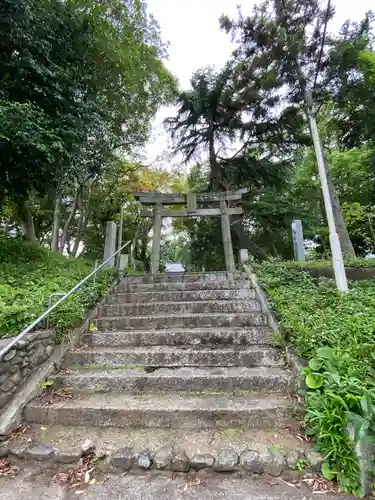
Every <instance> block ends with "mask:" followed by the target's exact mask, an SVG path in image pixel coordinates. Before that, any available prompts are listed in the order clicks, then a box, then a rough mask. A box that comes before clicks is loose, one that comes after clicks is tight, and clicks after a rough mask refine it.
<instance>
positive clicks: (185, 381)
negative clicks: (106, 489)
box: [24, 273, 303, 475]
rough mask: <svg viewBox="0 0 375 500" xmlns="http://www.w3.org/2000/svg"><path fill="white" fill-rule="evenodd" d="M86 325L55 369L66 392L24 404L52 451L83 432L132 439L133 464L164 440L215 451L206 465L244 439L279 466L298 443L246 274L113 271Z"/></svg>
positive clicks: (279, 368)
mask: <svg viewBox="0 0 375 500" xmlns="http://www.w3.org/2000/svg"><path fill="white" fill-rule="evenodd" d="M96 325H97V331H95V332H90V333H86V334H85V335H83V336H82V338H81V345H80V346H79V347H77V348H75V349H72V350H71V351H70V352H68V354H67V356H66V358H65V362H64V366H63V369H62V370H61V371H60V372H59V373H58V374H57V375H56V376H55V379H54V389H67V390H68V391H69V394H70V397H69V398H68V399H65V398H59V397H57V398H56V399H53V398H52V400H49V401H48V403H46V402H45V400H44V399H43V398H37V399H35V400H33V401H31V402H30V403H29V404H28V406H27V407H26V409H25V412H24V418H25V421H26V422H28V423H29V424H34V429H36V430H37V432H38V433H39V439H41V440H42V441H43V442H44V443H52V444H53V445H54V446H57V447H58V448H59V449H60V448H61V447H65V448H66V447H67V446H73V445H74V446H76V444H77V443H76V441H77V439H83V438H90V439H92V440H93V441H94V442H95V445H96V446H97V450H98V448H100V449H101V450H103V449H105V450H108V449H110V453H112V454H113V453H115V452H116V450H118V449H119V448H123V447H124V446H127V447H128V448H126V449H127V450H129V449H130V448H129V447H131V449H132V450H133V451H132V452H128V453H135V454H134V457H133V458H132V460H133V462H134V460H136V458H135V457H136V456H137V455H136V453H140V452H142V449H143V450H144V449H147V450H149V454H150V457H151V458H150V467H151V463H152V457H153V456H154V460H155V463H156V468H163V467H159V466H158V465H157V456H156V455H155V454H157V453H158V450H159V452H160V448H162V449H163V450H164V451H165V449H166V448H165V447H166V446H172V447H175V446H178V447H181V446H182V447H184V450H185V451H186V452H188V454H189V456H192V455H194V456H197V455H198V456H206V455H207V453H210V454H211V455H213V456H214V455H215V454H216V455H217V454H218V455H217V458H216V462H215V463H216V464H218V463H219V462H220V460H221V461H222V459H220V453H222V451H217V450H222V449H223V446H226V447H227V448H226V450H227V452H226V453H227V455H226V456H228V446H229V447H230V448H229V450H232V451H233V450H235V451H234V453H236V454H237V455H238V456H237V455H236V456H237V460H234V462H235V466H237V463H239V462H241V460H240V459H239V458H238V457H239V455H240V454H241V453H242V454H243V453H244V452H246V450H248V448H249V447H251V449H252V450H253V453H256V454H258V455H259V454H261V452H262V450H263V451H264V450H269V449H270V447H271V448H272V447H274V448H275V449H276V450H279V456H278V457H277V460H276V461H278V462H280V461H281V462H282V463H283V464H284V465H285V457H286V453H287V452H288V453H289V451H290V452H295V450H296V449H299V450H300V452H301V453H303V450H302V451H301V446H302V445H301V442H300V441H299V440H297V439H295V438H294V436H293V434H292V433H290V432H289V430H288V429H290V428H291V427H292V426H293V423H294V422H293V418H292V403H291V400H290V397H289V394H288V393H289V391H290V389H291V387H292V376H291V373H290V372H289V371H287V370H286V369H285V368H284V361H283V357H282V353H281V352H280V351H279V350H278V349H275V348H273V347H271V346H270V345H269V344H268V338H269V335H270V328H269V327H268V325H267V317H266V316H265V315H264V314H263V313H262V310H261V307H260V303H259V301H258V300H257V298H256V296H255V291H254V289H253V288H252V287H251V284H250V283H249V281H248V280H247V279H246V278H245V277H244V275H242V274H236V275H229V276H228V275H227V273H206V274H193V273H192V274H189V273H187V274H184V275H183V276H165V275H160V276H156V277H150V276H142V277H129V278H126V279H123V280H122V282H121V283H120V284H118V285H117V287H116V289H115V290H114V292H113V293H112V294H111V295H110V296H109V297H108V299H107V301H106V304H105V305H103V306H101V307H100V310H99V316H98V317H97V318H96ZM41 425H42V426H48V431H46V432H44V433H43V432H41V431H40V430H39V429H40V426H41ZM43 428H44V429H45V427H42V429H43ZM97 440H99V441H100V443H99V441H97ZM67 443H70V444H67ZM72 443H73V444H72ZM98 443H99V444H98ZM213 446H214V447H216V451H215V450H213ZM254 450H255V451H254ZM280 450H281V451H282V453H280ZM171 453H172V452H171ZM275 453H276V452H275V451H274V454H273V457H274V455H275ZM202 454H203V455H202ZM205 454H206V455H205ZM276 454H277V453H276ZM229 455H230V453H229ZM258 455H257V456H258ZM280 455H281V456H282V457H284V458H282V459H281V458H280ZM241 456H242V455H241ZM259 456H260V455H259ZM259 456H258V458H259ZM171 457H172V455H171ZM214 460H215V458H214ZM295 460H297V459H296V458H295ZM232 461H233V460H232ZM267 461H268V462H267ZM243 462H244V461H243V460H242V462H241V464H242V465H243ZM266 462H267V463H269V462H270V459H269V456H268V457H267V459H266ZM170 463H173V460H172V458H171V460H170ZM246 463H247V462H246ZM117 465H118V464H117ZM138 465H139V464H138ZM215 467H216V469H217V470H223V469H220V468H219V466H218V465H216V466H215ZM249 467H250V466H249ZM145 468H147V467H145ZM244 468H245V469H246V467H244ZM281 469H283V467H281ZM281 469H280V470H281ZM125 470H127V469H126V468H125ZM174 470H179V469H178V468H177V469H176V468H175V469H174ZM183 470H185V469H183ZM228 470H232V469H228ZM250 470H251V469H250ZM277 470H279V469H277ZM279 474H280V471H279ZM276 475H277V474H276Z"/></svg>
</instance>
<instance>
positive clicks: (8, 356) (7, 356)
mask: <svg viewBox="0 0 375 500" xmlns="http://www.w3.org/2000/svg"><path fill="white" fill-rule="evenodd" d="M16 354H17V349H11V350H10V351H8V352H7V353H6V354H4V356H3V360H4V361H10V360H11V359H13V358H14V356H15V355H16Z"/></svg>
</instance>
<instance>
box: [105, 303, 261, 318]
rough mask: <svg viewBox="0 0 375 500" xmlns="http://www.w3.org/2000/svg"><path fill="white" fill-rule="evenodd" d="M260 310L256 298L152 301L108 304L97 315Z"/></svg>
mask: <svg viewBox="0 0 375 500" xmlns="http://www.w3.org/2000/svg"><path fill="white" fill-rule="evenodd" d="M251 311H257V312H261V306H260V303H259V301H257V300H246V301H243V300H211V301H200V302H153V303H150V304H109V305H105V306H101V307H99V316H123V315H124V316H138V315H139V316H146V315H149V314H150V315H154V314H159V315H160V314H174V313H194V314H197V313H199V314H202V313H220V312H222V313H238V312H241V313H242V312H251Z"/></svg>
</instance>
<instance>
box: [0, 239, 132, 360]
mask: <svg viewBox="0 0 375 500" xmlns="http://www.w3.org/2000/svg"><path fill="white" fill-rule="evenodd" d="M129 244H130V241H128V242H126V243H125V245H122V247H120V248H119V249H118V250H116V252H115V253H114V254H112V255H111V256H110V257H108V259H107V260H105V261H104V262H103V263H102V264H101V265H100V266H99V267H97V268H96V269H94V270H93V271H92V272H91V273H90V274H88V275H87V276H86V277H85V278H83V280H81V281H80V282H79V283H77V284H76V285H75V286H74V287H73V288H72V289H71V290H69V292H67V293H66V294H65V295H64V296H63V297H61V299H59V300H58V301H57V302H55V304H53V305H52V306H51V307H49V308H48V309H47V310H46V311H44V313H43V314H41V315H40V316H39V317H38V318H37V319H36V320H34V321H33V322H32V323H30V324H29V325H28V326H27V327H26V328H25V329H24V330H22V332H21V333H19V334H18V335H17V336H16V337H14V338H13V339H12V340H11V341H10V342H9V344H7V345H6V346H5V347H3V349H1V351H0V362H1V359H2V357H3V356H4V354H6V353H7V352H8V351H9V350H10V349H11V348H12V347H13V346H14V345H16V344H17V342H18V341H19V340H20V339H22V337H24V336H25V335H26V334H27V333H30V332H31V331H32V330H33V329H34V328H35V327H36V326H37V325H38V324H39V323H40V322H41V321H43V320H44V319H45V318H46V317H47V316H49V315H50V314H51V312H52V311H54V310H55V309H56V308H57V307H58V306H59V305H60V304H61V303H62V302H64V300H66V299H67V298H68V297H70V296H71V295H72V294H73V293H74V292H76V291H77V290H78V289H79V288H81V286H82V285H83V284H84V283H86V281H88V280H89V279H90V278H91V277H92V276H95V275H96V273H97V272H98V271H100V269H102V268H103V267H104V266H105V265H106V264H108V262H110V261H111V260H112V259H113V258H114V257H116V255H117V254H119V253H120V252H121V250H123V249H124V248H125V247H127V246H128V245H129Z"/></svg>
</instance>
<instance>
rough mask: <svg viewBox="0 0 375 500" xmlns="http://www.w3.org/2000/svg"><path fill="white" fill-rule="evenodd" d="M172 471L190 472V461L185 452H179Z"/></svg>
mask: <svg viewBox="0 0 375 500" xmlns="http://www.w3.org/2000/svg"><path fill="white" fill-rule="evenodd" d="M171 469H172V470H173V471H175V472H189V470H190V460H189V457H188V456H187V455H186V453H185V451H184V450H178V451H177V452H176V453H175V455H174V457H173V459H172V465H171Z"/></svg>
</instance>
